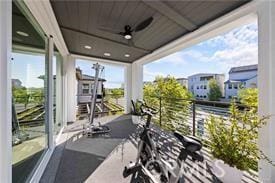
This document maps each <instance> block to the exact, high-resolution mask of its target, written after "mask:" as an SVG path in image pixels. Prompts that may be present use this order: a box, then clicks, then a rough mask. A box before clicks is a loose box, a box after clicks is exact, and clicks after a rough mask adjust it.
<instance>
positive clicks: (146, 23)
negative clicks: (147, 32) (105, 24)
mask: <svg viewBox="0 0 275 183" xmlns="http://www.w3.org/2000/svg"><path fill="white" fill-rule="evenodd" d="M152 21H153V17H149V18H147V19H145V20H143V21H142V22H140V23H139V24H138V25H137V26H136V27H135V28H132V27H131V26H130V25H125V26H124V31H123V32H122V31H120V32H118V31H117V32H116V31H114V30H111V29H106V28H100V29H101V30H103V31H106V32H109V33H113V34H118V35H121V36H123V37H124V39H126V40H128V42H129V43H132V41H130V40H132V39H133V35H132V33H133V32H139V31H142V30H144V29H145V28H146V27H148V26H149V25H150V24H151V23H152Z"/></svg>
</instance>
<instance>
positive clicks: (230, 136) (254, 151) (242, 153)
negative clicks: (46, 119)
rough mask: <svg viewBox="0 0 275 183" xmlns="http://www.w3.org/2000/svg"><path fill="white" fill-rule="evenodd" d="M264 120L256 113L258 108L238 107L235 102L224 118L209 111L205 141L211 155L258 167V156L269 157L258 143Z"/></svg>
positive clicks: (245, 167) (246, 167) (244, 167)
mask: <svg viewBox="0 0 275 183" xmlns="http://www.w3.org/2000/svg"><path fill="white" fill-rule="evenodd" d="M267 120H268V117H258V114H257V108H255V107H251V108H249V109H246V110H244V111H240V110H239V109H238V107H237V106H236V104H235V102H232V104H231V107H230V115H229V117H228V118H227V119H225V118H222V117H215V116H213V115H211V116H210V117H209V119H208V120H207V129H208V132H209V144H208V145H209V146H210V150H211V152H212V154H213V156H214V158H216V159H221V160H223V161H224V162H225V163H226V164H228V165H229V166H231V167H236V168H238V169H240V170H249V169H254V170H257V162H258V161H259V159H262V158H264V159H266V160H268V158H267V157H266V156H265V155H264V154H263V153H262V152H261V151H260V149H259V147H258V145H257V140H258V131H259V129H260V128H262V127H263V126H264V125H265V124H266V123H267ZM268 161H269V160H268Z"/></svg>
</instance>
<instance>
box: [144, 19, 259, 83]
mask: <svg viewBox="0 0 275 183" xmlns="http://www.w3.org/2000/svg"><path fill="white" fill-rule="evenodd" d="M257 43H258V26H257V23H256V22H254V23H251V24H248V25H245V26H242V27H239V28H236V29H233V30H231V31H230V32H227V33H225V34H222V35H219V36H217V37H214V38H212V39H209V40H207V41H204V42H202V43H199V44H197V45H194V46H192V47H189V48H187V49H184V50H182V51H179V52H177V53H174V54H172V55H169V56H167V57H164V58H162V59H160V60H157V61H155V62H152V63H149V64H146V65H145V66H144V81H153V80H154V79H155V77H156V76H167V75H171V76H174V77H176V78H179V77H185V78H187V77H188V76H190V75H193V74H196V73H220V74H225V76H226V79H227V78H228V71H229V70H230V68H231V67H237V66H243V65H250V64H257V63H258V44H257Z"/></svg>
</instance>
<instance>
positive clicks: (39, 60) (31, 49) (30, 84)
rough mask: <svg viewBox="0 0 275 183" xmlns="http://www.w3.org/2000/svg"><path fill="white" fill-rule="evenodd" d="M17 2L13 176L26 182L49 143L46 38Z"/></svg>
mask: <svg viewBox="0 0 275 183" xmlns="http://www.w3.org/2000/svg"><path fill="white" fill-rule="evenodd" d="M27 14H28V13H27V12H26V11H23V9H22V8H20V6H18V5H17V3H16V2H14V3H13V7H12V21H13V22H12V47H13V53H12V57H13V59H12V63H11V66H12V81H11V82H12V101H13V102H12V163H13V164H12V174H13V175H12V176H13V177H12V180H13V182H20V183H21V182H26V181H28V178H29V177H30V176H31V175H32V173H33V171H34V170H35V168H36V166H37V164H38V162H39V161H40V159H41V157H42V156H43V154H44V152H45V150H46V149H47V147H48V135H47V134H48V133H47V130H46V126H47V125H46V124H47V123H46V120H45V116H46V112H45V94H46V93H47V91H46V90H47V87H46V84H45V83H46V82H45V78H46V77H45V76H46V65H47V62H46V61H45V40H46V37H44V35H43V34H41V32H39V31H38V26H36V25H35V24H34V22H33V21H31V20H32V19H31V18H30V17H29V16H27Z"/></svg>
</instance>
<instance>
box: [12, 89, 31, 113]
mask: <svg viewBox="0 0 275 183" xmlns="http://www.w3.org/2000/svg"><path fill="white" fill-rule="evenodd" d="M12 95H13V97H14V100H15V102H16V103H20V104H24V107H25V108H27V105H28V104H29V102H30V95H29V94H28V91H27V88H25V87H21V88H16V87H13V88H12Z"/></svg>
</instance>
